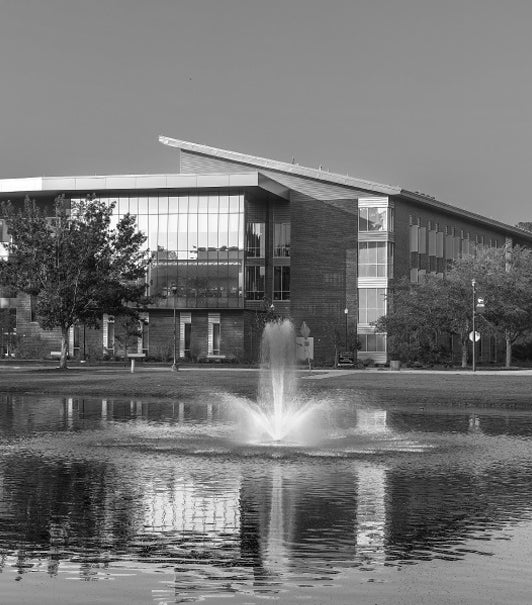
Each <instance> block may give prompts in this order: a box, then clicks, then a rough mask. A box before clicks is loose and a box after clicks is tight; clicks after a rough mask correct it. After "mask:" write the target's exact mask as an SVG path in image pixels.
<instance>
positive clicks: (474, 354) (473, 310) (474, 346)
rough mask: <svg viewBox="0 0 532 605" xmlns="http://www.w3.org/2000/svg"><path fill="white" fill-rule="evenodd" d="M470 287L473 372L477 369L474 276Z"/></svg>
mask: <svg viewBox="0 0 532 605" xmlns="http://www.w3.org/2000/svg"><path fill="white" fill-rule="evenodd" d="M471 288H472V291H473V309H472V318H473V322H472V325H473V332H472V336H473V338H472V339H471V340H472V344H473V356H472V365H473V372H475V371H476V369H477V365H476V361H477V360H476V348H477V339H476V336H477V333H476V331H475V311H476V309H475V306H476V294H477V291H476V288H477V282H476V280H475V279H474V278H473V279H472V280H471Z"/></svg>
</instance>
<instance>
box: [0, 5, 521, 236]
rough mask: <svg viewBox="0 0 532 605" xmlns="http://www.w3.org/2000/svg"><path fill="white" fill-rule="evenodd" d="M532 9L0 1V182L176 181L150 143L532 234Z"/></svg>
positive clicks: (170, 158)
mask: <svg viewBox="0 0 532 605" xmlns="http://www.w3.org/2000/svg"><path fill="white" fill-rule="evenodd" d="M531 24H532V2H530V0H506V1H505V2H501V1H500V0H461V1H459V0H445V1H442V0H327V1H326V2H325V1H324V0H0V76H1V79H0V178H13V177H22V176H66V175H73V174H76V175H85V174H87V175H89V174H122V173H125V174H133V173H165V172H176V171H177V151H176V150H175V149H172V148H169V147H166V146H163V145H162V144H161V143H159V142H158V136H159V135H161V134H163V135H166V136H170V137H175V138H177V139H184V140H188V141H193V142H197V143H203V144H206V145H211V146H214V147H221V148H224V149H230V150H234V151H240V152H243V153H249V154H253V155H258V156H262V157H268V158H272V159H275V160H280V161H287V162H290V161H291V160H292V158H295V160H296V162H297V163H299V164H301V165H304V166H310V167H318V166H320V165H322V166H323V167H324V168H326V169H328V170H330V171H332V172H338V173H341V174H346V173H348V174H350V175H351V176H354V177H359V178H361V179H367V180H373V181H376V182H379V183H385V184H389V185H398V186H401V187H403V188H405V189H409V190H411V191H421V192H424V193H427V194H429V195H432V196H435V197H436V198H437V199H439V200H441V201H444V202H447V203H450V204H453V205H456V206H459V207H461V208H464V209H466V210H470V211H473V212H477V213H479V214H483V215H485V216H489V217H491V218H495V219H497V220H500V221H502V222H505V223H508V224H515V223H517V222H518V221H524V220H528V221H529V220H532V206H531V204H530V201H529V200H530V195H529V192H528V177H529V173H530V171H531V169H532V145H531V142H532V77H530V64H531V59H532V35H530V31H529V30H530V26H531Z"/></svg>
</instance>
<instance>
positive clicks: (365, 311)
mask: <svg viewBox="0 0 532 605" xmlns="http://www.w3.org/2000/svg"><path fill="white" fill-rule="evenodd" d="M385 295H386V289H385V288H359V290H358V322H359V323H361V324H371V323H374V322H376V321H377V319H379V317H382V316H383V315H384V314H385V311H386V305H385Z"/></svg>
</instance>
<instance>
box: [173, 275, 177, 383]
mask: <svg viewBox="0 0 532 605" xmlns="http://www.w3.org/2000/svg"><path fill="white" fill-rule="evenodd" d="M172 294H173V298H174V363H173V364H172V372H177V369H178V368H177V318H176V308H175V297H176V294H177V288H176V287H174V288H172Z"/></svg>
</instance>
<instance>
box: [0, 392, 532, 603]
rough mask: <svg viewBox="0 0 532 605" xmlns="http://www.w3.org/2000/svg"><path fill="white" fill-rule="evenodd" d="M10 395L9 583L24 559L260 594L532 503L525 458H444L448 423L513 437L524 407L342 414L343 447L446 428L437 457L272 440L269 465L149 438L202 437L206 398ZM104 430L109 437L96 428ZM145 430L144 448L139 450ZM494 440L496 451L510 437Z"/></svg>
mask: <svg viewBox="0 0 532 605" xmlns="http://www.w3.org/2000/svg"><path fill="white" fill-rule="evenodd" d="M15 403H16V405H15V404H13V401H10V402H7V404H6V405H4V407H3V408H2V410H0V413H1V414H2V420H3V423H2V428H1V430H2V431H3V433H2V434H3V435H8V436H9V435H16V436H17V439H15V440H13V442H12V443H11V442H10V444H9V447H7V446H6V447H5V448H4V449H2V450H1V453H2V455H1V456H0V566H3V567H4V568H11V569H12V570H16V571H17V573H18V574H19V575H20V576H22V575H23V574H24V573H25V571H27V570H28V569H30V568H31V569H32V570H33V571H42V572H43V573H46V572H47V573H48V574H50V575H56V574H58V573H59V572H60V571H65V570H68V571H69V572H70V574H72V575H73V574H74V573H76V574H78V576H79V577H81V578H84V579H96V580H98V579H103V578H106V577H108V575H109V574H110V573H111V572H112V569H113V565H116V564H117V562H118V563H119V564H120V565H121V566H122V568H124V567H128V568H129V569H130V570H131V571H132V573H139V574H140V573H143V572H149V571H153V569H157V570H158V571H162V570H165V571H166V570H171V573H172V575H171V576H170V578H171V580H170V586H168V591H170V592H169V598H172V599H174V600H178V599H185V598H190V599H194V598H197V597H199V596H201V597H204V596H212V595H213V594H215V593H220V592H222V593H224V592H226V593H229V592H235V591H236V592H249V593H252V592H257V593H263V594H264V596H272V595H276V594H277V593H278V592H279V591H280V590H281V589H282V588H281V587H282V586H283V585H284V584H285V583H286V582H287V581H292V582H294V583H297V582H301V583H304V584H308V585H312V584H313V583H314V584H319V585H320V586H323V583H324V582H326V581H328V580H329V579H331V578H333V577H334V576H335V575H336V574H338V573H340V572H341V571H342V569H344V568H346V567H350V566H351V567H358V568H361V569H368V568H371V567H373V566H377V565H384V563H385V562H387V563H388V564H390V563H391V562H392V561H399V562H402V561H405V560H407V559H408V560H410V561H418V560H421V559H426V558H427V557H430V556H432V554H431V549H432V548H434V549H435V551H434V552H437V553H439V554H438V556H440V555H441V552H442V550H443V551H445V552H447V551H450V550H451V549H453V548H454V546H455V545H457V544H463V542H464V540H465V539H466V538H467V537H468V536H470V535H472V534H473V532H477V533H478V532H482V531H483V530H484V528H485V527H488V528H489V530H490V531H494V530H495V529H497V527H498V526H499V524H500V523H499V521H498V517H500V518H502V519H503V520H506V519H508V518H509V517H512V518H514V519H516V518H520V516H522V515H523V514H524V512H526V511H527V510H529V508H530V507H529V504H528V503H529V500H530V498H531V497H532V496H531V495H530V493H531V490H532V484H531V483H530V479H529V477H530V472H529V471H530V469H529V468H528V467H526V465H524V466H519V465H518V464H517V462H515V464H513V466H512V464H508V465H500V464H499V465H496V464H493V463H492V462H493V460H492V461H491V462H490V461H489V460H487V461H485V462H484V461H483V460H482V459H479V458H478V456H477V455H476V454H477V452H478V450H476V449H475V448H470V450H468V449H467V448H463V449H462V450H461V451H460V454H459V456H460V457H459V458H457V457H456V456H458V454H457V455H456V456H455V450H456V448H455V447H454V446H453V444H454V443H455V441H454V440H455V437H454V436H453V435H454V434H453V433H452V432H451V430H450V429H453V430H454V427H455V426H458V427H459V428H460V431H459V432H461V433H462V435H461V436H460V440H459V441H457V442H456V443H461V444H463V443H464V438H463V436H464V435H465V434H467V433H468V432H469V431H473V432H476V431H478V430H479V428H480V420H482V428H483V430H484V432H485V433H489V432H490V431H491V432H492V433H495V432H496V431H498V432H499V433H500V432H502V431H503V430H506V431H508V430H510V429H512V430H513V431H514V432H516V434H521V433H517V431H518V430H520V431H525V430H527V431H529V432H530V431H531V430H532V427H531V425H530V424H528V425H526V423H525V422H524V421H523V418H524V416H519V415H517V416H516V415H512V416H511V417H510V416H508V418H507V419H506V420H505V421H504V422H501V421H500V419H499V418H490V417H489V416H487V415H482V416H480V415H479V414H470V412H469V411H468V412H467V413H464V412H462V411H459V412H457V414H456V415H453V414H451V412H448V413H447V415H442V414H440V415H439V416H435V415H430V416H429V415H428V414H425V413H420V412H419V411H417V412H415V413H413V414H411V415H410V416H407V413H406V412H405V411H401V413H400V414H398V413H396V412H386V411H385V410H381V409H373V410H371V409H363V410H356V418H355V419H354V420H353V421H352V423H351V424H350V425H349V427H348V428H349V430H350V432H349V436H350V437H352V438H353V440H354V441H353V443H356V444H363V445H364V444H366V443H369V444H374V443H377V442H379V440H380V441H381V442H384V443H393V441H394V439H395V438H396V433H397V429H394V430H391V429H390V427H389V424H392V426H394V421H395V423H396V425H395V426H398V425H399V422H400V423H402V424H403V425H405V426H408V423H410V425H411V426H413V423H414V422H415V423H416V426H419V427H421V429H420V430H423V431H426V427H427V426H434V425H435V424H436V423H441V424H442V426H444V427H445V432H444V431H441V432H440V433H441V434H442V435H450V436H449V437H446V439H449V446H448V450H445V451H444V450H443V449H439V450H438V452H437V453H436V454H435V455H434V456H433V457H432V458H431V459H430V452H428V453H427V455H426V456H425V455H424V456H423V457H420V456H417V455H413V454H411V453H410V452H409V453H407V455H404V456H402V455H399V454H398V455H396V454H394V453H393V452H392V454H390V457H389V458H386V459H385V460H386V462H383V458H379V457H373V456H370V455H368V456H359V455H356V456H353V457H345V458H342V457H341V456H339V457H335V456H325V455H316V457H314V456H313V455H314V454H315V452H310V454H313V455H310V454H309V453H308V452H307V453H297V452H296V453H295V454H293V455H292V454H291V452H290V451H289V450H288V451H284V450H283V449H282V448H281V449H280V450H279V457H280V459H277V458H276V457H275V449H274V448H272V449H271V451H269V452H262V453H261V454H260V455H257V456H255V455H252V456H247V455H245V453H243V452H242V451H240V450H238V451H237V453H232V452H227V453H224V454H223V455H221V454H219V455H212V454H210V453H209V452H208V451H207V450H205V451H200V452H198V451H195V452H194V453H187V451H186V450H183V451H179V452H176V450H175V449H171V448H170V450H169V451H166V450H165V449H164V448H159V449H157V447H155V446H154V443H155V442H158V441H157V440H158V439H159V437H160V430H162V429H168V427H169V426H170V425H172V424H173V425H176V424H179V425H181V423H183V424H186V425H187V426H186V427H185V428H186V430H183V427H182V426H174V427H173V428H174V429H176V430H171V431H170V435H171V439H177V440H179V439H182V440H183V441H184V440H185V439H186V438H187V436H189V435H192V437H191V439H192V440H194V439H196V436H197V434H198V433H199V434H201V435H203V434H205V433H206V432H208V431H204V430H203V429H199V428H198V426H199V424H200V423H208V426H209V427H210V426H211V423H215V422H216V421H217V419H220V417H221V414H222V412H220V410H219V408H218V407H217V406H216V405H213V404H200V405H196V404H195V403H190V402H187V403H183V402H175V403H165V404H157V405H147V404H145V403H142V402H139V401H135V400H132V401H111V400H107V399H104V400H102V399H76V398H67V399H64V400H62V401H60V402H58V401H57V400H55V404H52V401H51V400H50V401H49V400H46V399H44V400H43V403H42V405H43V407H42V408H39V409H35V408H36V406H35V405H33V406H31V405H29V404H27V403H26V402H25V401H22V400H21V401H20V405H18V403H19V402H15ZM54 406H55V407H54ZM118 420H120V421H123V422H125V421H128V420H132V421H133V422H132V423H131V424H130V425H129V426H128V427H127V429H128V430H129V429H131V431H132V432H131V433H128V432H125V433H124V434H126V435H127V437H128V440H127V441H125V442H124V443H123V444H118V445H117V444H116V443H114V441H113V440H115V439H116V435H117V434H120V429H121V428H122V427H118V426H117V425H116V421H118ZM137 420H138V421H139V422H137ZM152 421H153V422H152ZM528 422H530V421H528ZM104 423H106V424H107V428H108V430H106V431H100V430H99V429H100V428H102V426H103V424H104ZM187 423H188V424H187ZM431 423H432V425H431ZM146 425H150V426H149V430H148V431H147V432H146V433H145V432H143V431H145V430H146ZM47 427H48V429H49V428H50V427H52V430H48V431H47ZM54 427H55V432H54V430H53V428H54ZM93 427H96V429H98V430H97V431H95V432H94V433H93V432H91V429H92V428H93ZM135 427H137V428H135ZM170 428H172V427H170ZM85 429H87V430H85ZM189 429H190V430H189ZM351 429H354V430H351ZM40 432H42V433H43V437H42V438H40V437H39V433H40ZM95 435H97V436H95ZM130 435H132V436H133V438H132V439H130ZM143 435H148V436H149V438H150V439H152V440H153V441H151V442H150V441H147V442H146V443H145V444H143V443H142V437H143ZM154 435H155V437H154ZM372 435H375V439H373V438H372ZM105 436H107V437H109V441H107V442H106V446H105V447H103V446H102V444H101V441H100V440H101V439H103V438H104V437H105ZM484 438H485V435H479V436H478V437H477V436H476V435H475V436H473V437H472V440H471V442H474V443H477V442H478V440H480V441H481V442H482V443H484V442H483V441H482V440H483V439H484ZM95 439H97V441H95ZM409 439H410V437H409ZM357 440H358V441H357ZM194 443H197V441H194ZM202 443H203V442H202ZM205 443H206V444H207V445H209V444H210V443H211V442H209V441H206V442H205ZM486 443H487V442H486ZM492 443H495V444H496V443H497V441H496V440H494V441H490V442H489V445H490V447H491V446H492ZM501 443H502V445H499V447H503V446H504V448H506V447H507V443H508V438H505V439H504V440H503V441H502V442H501ZM87 444H89V445H90V446H91V447H88V446H87ZM144 446H146V447H144ZM39 448H41V449H39ZM47 448H48V449H47ZM82 448H85V449H82ZM91 448H92V449H91ZM285 449H286V448H285ZM368 451H369V452H370V453H371V448H370V449H369V450H368ZM238 452H240V453H238ZM468 455H469V456H470V458H471V462H469V461H468V458H467V456H468ZM444 456H448V459H443V457H444ZM431 460H432V461H431ZM457 460H458V461H459V462H460V464H459V465H457V464H456V462H457ZM517 488H519V489H517ZM486 510H489V511H490V514H489V516H487V515H486V514H485V511H486ZM488 517H489V518H488ZM434 556H436V555H434ZM453 556H456V557H459V556H463V555H461V554H460V551H459V550H457V552H454V553H453ZM294 578H295V579H294Z"/></svg>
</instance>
